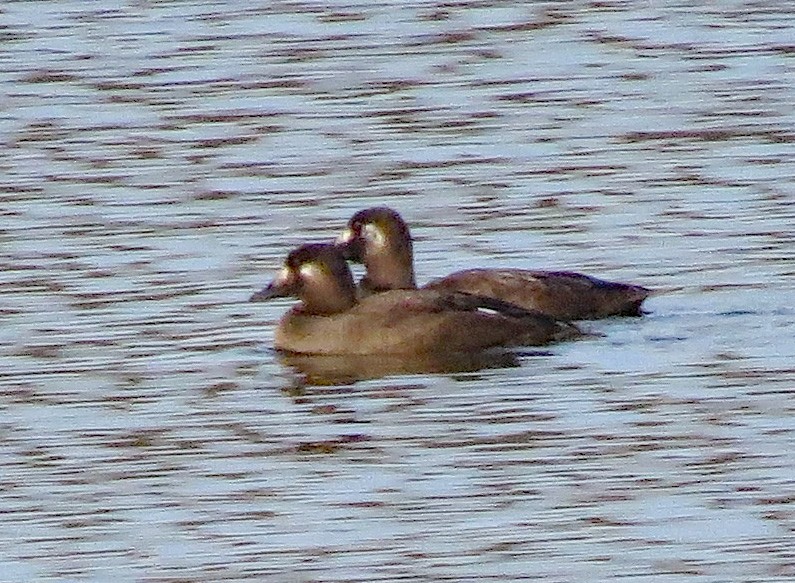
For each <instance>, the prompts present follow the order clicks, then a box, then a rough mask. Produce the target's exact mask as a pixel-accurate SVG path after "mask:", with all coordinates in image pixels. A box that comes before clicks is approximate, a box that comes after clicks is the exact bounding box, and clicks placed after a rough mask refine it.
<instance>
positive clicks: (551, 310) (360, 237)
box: [338, 207, 652, 320]
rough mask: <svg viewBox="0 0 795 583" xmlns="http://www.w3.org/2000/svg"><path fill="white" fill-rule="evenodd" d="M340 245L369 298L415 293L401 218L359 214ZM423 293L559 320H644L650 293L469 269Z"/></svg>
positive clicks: (542, 274)
mask: <svg viewBox="0 0 795 583" xmlns="http://www.w3.org/2000/svg"><path fill="white" fill-rule="evenodd" d="M338 245H339V246H340V248H342V249H343V252H344V254H345V256H346V258H348V259H349V260H352V261H356V262H359V263H363V264H364V265H365V267H366V270H367V273H366V275H365V277H364V278H363V279H362V281H361V283H360V286H361V287H362V289H363V290H364V291H365V292H366V293H372V292H379V291H385V290H390V289H414V288H416V283H415V276H414V264H413V261H414V260H413V251H412V242H411V235H410V233H409V229H408V226H407V225H406V223H405V221H403V219H402V217H401V216H400V215H399V214H398V213H397V212H396V211H394V210H392V209H390V208H387V207H374V208H369V209H365V210H362V211H359V212H358V213H356V214H355V215H354V216H353V217H352V218H351V220H350V221H348V225H347V227H346V229H345V231H344V233H343V234H342V236H341V237H340V239H339V241H338ZM422 289H429V290H430V289H432V290H437V291H458V292H466V293H470V294H475V295H479V296H484V297H489V298H495V299H498V300H501V301H504V302H510V303H512V304H515V305H517V306H520V307H522V308H524V309H527V310H537V311H539V312H542V313H544V314H546V315H548V316H550V317H552V318H556V319H559V320H590V319H596V318H606V317H609V316H639V315H641V314H642V313H643V312H642V311H641V304H642V303H643V301H644V300H645V299H646V298H647V297H648V296H649V295H650V294H651V293H652V292H651V290H649V289H647V288H645V287H642V286H639V285H631V284H626V283H618V282H612V281H605V280H602V279H597V278H595V277H591V276H588V275H583V274H580V273H572V272H568V271H535V270H527V269H468V270H466V271H459V272H456V273H453V274H451V275H448V276H446V277H442V278H438V279H434V280H432V281H431V282H430V283H428V284H427V285H426V286H424V287H423V288H422Z"/></svg>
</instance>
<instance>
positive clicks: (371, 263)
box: [362, 242, 417, 291]
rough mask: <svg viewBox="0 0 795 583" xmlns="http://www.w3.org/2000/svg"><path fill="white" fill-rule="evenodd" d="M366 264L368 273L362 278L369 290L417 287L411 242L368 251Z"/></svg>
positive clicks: (363, 284)
mask: <svg viewBox="0 0 795 583" xmlns="http://www.w3.org/2000/svg"><path fill="white" fill-rule="evenodd" d="M364 264H365V267H366V269H367V275H365V277H364V278H363V279H362V287H364V288H366V289H367V290H368V291H385V290H390V289H416V287H417V282H416V279H415V276H414V257H413V254H412V249H411V242H408V244H406V243H402V244H399V245H392V246H390V247H389V248H388V249H383V250H379V251H378V252H376V253H368V254H367V257H365V261H364Z"/></svg>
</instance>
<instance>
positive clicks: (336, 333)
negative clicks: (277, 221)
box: [251, 244, 581, 355]
mask: <svg viewBox="0 0 795 583" xmlns="http://www.w3.org/2000/svg"><path fill="white" fill-rule="evenodd" d="M285 296H295V297H298V298H299V299H300V300H301V302H300V303H299V304H297V305H296V306H294V307H293V308H292V309H290V311H288V312H287V314H285V315H284V317H283V318H282V319H281V321H280V322H279V325H278V327H277V329H276V335H275V341H274V344H275V347H276V348H277V349H279V350H283V351H288V352H296V353H302V354H351V355H353V354H357V355H367V354H406V355H416V354H427V353H444V352H447V353H457V352H477V351H482V350H488V349H490V348H495V347H506V346H520V345H521V346H537V345H543V344H547V343H550V342H554V341H556V340H562V339H566V338H574V337H577V336H580V335H581V334H580V332H579V330H577V328H575V327H574V326H572V325H570V324H566V323H562V322H557V321H555V320H554V319H552V318H549V317H547V316H544V315H543V314H538V313H534V312H530V311H526V310H522V309H520V308H517V307H516V306H513V305H509V304H505V303H503V302H500V301H496V300H491V299H488V298H479V297H477V296H472V295H469V294H465V293H458V292H449V291H446V290H390V291H387V292H384V293H379V294H375V295H372V296H370V297H366V298H364V299H362V300H357V299H356V289H355V285H354V283H353V276H352V275H351V272H350V269H349V268H348V265H347V263H346V261H345V259H344V257H343V255H342V253H341V252H340V250H339V249H338V248H336V247H335V246H334V245H324V244H309V245H303V246H301V247H299V248H298V249H296V250H295V251H293V252H291V253H290V254H289V255H288V257H287V260H286V261H285V264H284V267H283V268H282V270H281V271H280V272H279V274H278V276H277V277H276V278H275V279H274V280H273V282H271V284H270V285H269V286H268V287H266V288H265V289H263V290H262V291H259V292H257V293H255V294H254V295H253V296H252V297H251V300H252V301H263V300H267V299H270V298H274V297H285Z"/></svg>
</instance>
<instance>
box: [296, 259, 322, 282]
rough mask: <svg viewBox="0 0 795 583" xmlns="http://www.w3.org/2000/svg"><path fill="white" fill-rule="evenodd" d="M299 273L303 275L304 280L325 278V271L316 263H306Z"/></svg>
mask: <svg viewBox="0 0 795 583" xmlns="http://www.w3.org/2000/svg"><path fill="white" fill-rule="evenodd" d="M298 273H300V274H301V277H302V278H303V279H307V280H310V281H311V280H314V279H319V278H322V277H325V271H323V268H322V267H320V266H319V265H317V264H316V263H304V264H303V265H302V266H301V267H300V269H299V270H298Z"/></svg>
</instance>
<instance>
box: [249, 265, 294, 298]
mask: <svg viewBox="0 0 795 583" xmlns="http://www.w3.org/2000/svg"><path fill="white" fill-rule="evenodd" d="M296 291H297V287H296V283H295V278H294V277H292V274H291V273H290V272H289V271H288V270H287V269H282V270H281V271H280V272H279V274H278V275H277V276H276V278H275V279H274V280H273V281H272V282H270V283H269V284H268V286H267V287H265V288H263V289H261V290H259V291H258V292H256V293H254V294H253V295H252V296H251V297H250V298H249V299H248V301H250V302H266V301H268V300H271V299H273V298H287V297H290V296H294V295H295V293H296Z"/></svg>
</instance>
